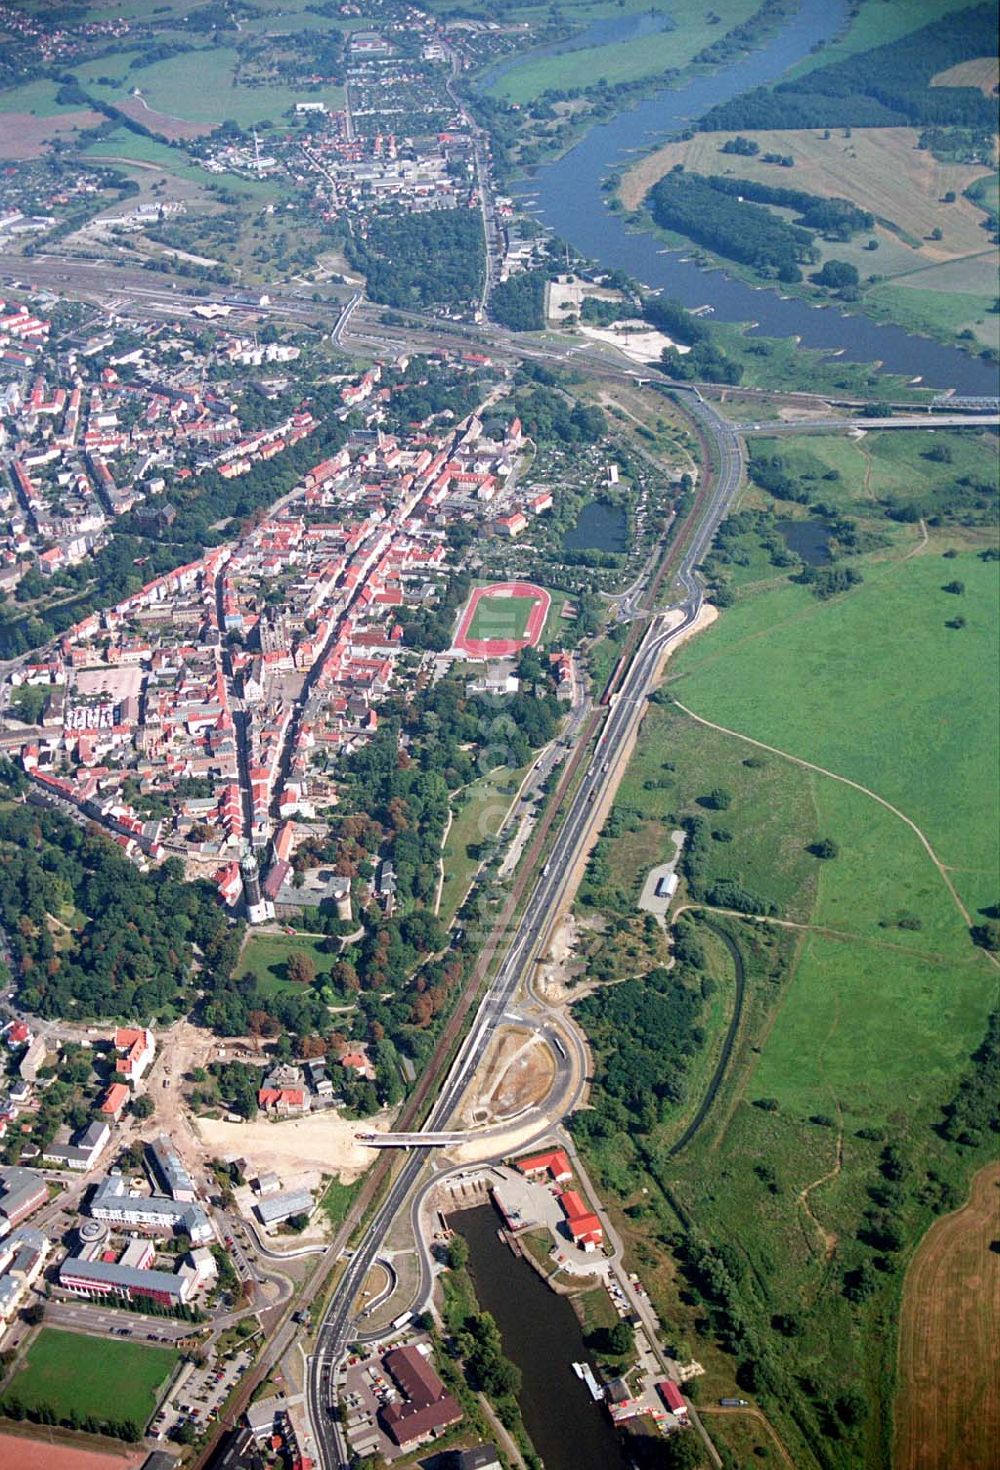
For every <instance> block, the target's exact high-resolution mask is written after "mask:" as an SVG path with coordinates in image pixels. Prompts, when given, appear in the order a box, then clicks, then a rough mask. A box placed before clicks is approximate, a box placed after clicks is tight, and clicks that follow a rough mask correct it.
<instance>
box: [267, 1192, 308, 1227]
mask: <svg viewBox="0 0 1000 1470" xmlns="http://www.w3.org/2000/svg"><path fill="white" fill-rule="evenodd" d="M312 1207H313V1197H312V1195H311V1194H310V1193H309V1191H308V1189H290V1190H288V1191H287V1192H286V1193H285V1194H272V1195H269V1196H268V1198H267V1199H261V1200H258V1202H257V1214H258V1216H259V1217H260V1223H261V1224H262V1225H283V1224H284V1222H285V1221H286V1220H290V1219H291V1218H292V1216H293V1215H308V1214H309V1213H310V1212H311V1210H312Z"/></svg>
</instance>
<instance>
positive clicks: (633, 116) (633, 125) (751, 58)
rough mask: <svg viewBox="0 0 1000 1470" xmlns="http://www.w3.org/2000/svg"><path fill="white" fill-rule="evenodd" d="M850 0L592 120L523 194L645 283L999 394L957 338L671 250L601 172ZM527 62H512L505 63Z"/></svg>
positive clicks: (833, 0)
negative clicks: (612, 206) (618, 209)
mask: <svg viewBox="0 0 1000 1470" xmlns="http://www.w3.org/2000/svg"><path fill="white" fill-rule="evenodd" d="M846 14H847V4H846V0H803V3H802V7H801V9H800V10H799V12H798V13H797V14H796V15H795V16H794V17H793V18H792V19H791V20H789V21H788V22H787V23H786V24H785V25H783V26H782V28H781V30H780V32H779V33H778V34H777V35H776V36H774V37H773V38H772V39H771V40H770V41H768V42H766V43H765V44H764V45H763V46H762V47H760V49H759V50H756V51H753V52H751V53H750V54H749V55H747V56H744V57H743V58H741V59H740V60H739V61H736V62H734V63H733V64H732V65H730V66H725V67H722V68H720V69H719V70H717V71H715V72H712V73H711V74H710V75H705V76H697V77H695V78H694V79H693V80H691V81H690V82H688V83H687V84H686V85H685V86H682V87H680V88H677V89H670V88H664V89H663V90H661V91H659V92H656V93H655V94H654V95H653V96H651V97H649V98H647V100H646V101H645V102H642V103H641V104H640V105H639V106H638V107H635V108H633V109H631V110H630V111H626V112H622V113H619V115H618V116H617V117H615V118H613V119H612V120H611V121H610V122H608V123H601V124H598V125H595V126H594V127H592V128H590V129H589V131H588V132H587V133H586V134H585V135H584V137H583V138H582V139H581V140H580V142H579V143H577V144H576V145H575V147H573V148H571V149H570V150H569V151H568V152H567V153H565V154H564V155H563V156H562V157H561V158H558V159H556V160H555V161H554V162H552V163H548V164H543V165H542V166H541V167H539V168H537V169H534V170H532V172H531V174H530V176H529V177H528V178H525V179H522V180H521V181H519V183H518V184H517V185H516V186H515V190H514V192H515V195H516V196H517V197H519V198H520V200H521V203H522V204H523V206H524V207H525V208H526V209H528V210H530V211H531V213H533V214H535V215H536V216H537V217H538V218H539V219H540V220H541V221H542V222H543V223H544V224H546V225H547V226H548V227H549V228H550V229H552V230H553V231H554V232H555V233H556V234H557V235H560V236H562V237H563V238H564V239H566V240H569V241H571V242H572V244H573V245H574V246H575V248H576V249H577V250H579V251H580V252H581V253H582V254H583V255H586V256H589V257H592V258H593V259H596V260H598V261H600V263H601V264H602V265H604V266H606V267H608V268H609V269H613V268H616V267H618V268H621V269H624V270H626V271H628V273H629V274H630V275H631V276H633V277H634V278H635V279H636V280H639V281H641V282H643V284H644V285H646V286H649V287H652V288H656V289H662V290H663V291H664V292H665V293H666V294H667V295H668V296H672V297H676V298H677V299H678V300H679V301H682V302H683V303H684V305H685V306H688V307H692V308H694V307H699V306H705V305H711V306H712V307H713V308H714V314H715V317H716V319H717V320H720V321H727V322H752V323H755V324H756V325H755V328H754V330H756V331H758V332H759V333H760V334H762V335H764V336H768V337H798V338H799V340H800V341H801V343H802V345H803V346H805V347H816V348H822V349H824V350H826V351H828V352H831V353H840V354H841V355H842V356H843V357H844V358H845V359H846V360H848V361H851V362H866V363H875V362H878V363H881V364H882V365H883V367H884V368H885V369H886V370H887V371H890V372H894V373H902V374H904V375H905V376H906V377H908V378H920V379H921V380H922V381H923V382H924V383H927V384H930V385H932V386H934V387H937V388H942V389H944V388H954V389H955V390H956V391H957V392H959V393H966V394H976V395H980V394H985V395H993V394H995V393H996V392H997V376H998V375H997V369H996V367H995V366H992V365H990V364H989V363H985V362H981V361H980V360H979V359H978V358H974V357H970V356H969V355H968V354H966V353H964V352H962V351H960V350H959V349H958V348H955V347H945V346H943V345H942V344H941V343H938V342H933V341H931V340H929V339H928V338H925V337H918V336H915V335H913V334H911V333H909V332H905V331H904V330H903V329H902V327H896V326H883V325H880V324H879V323H877V322H874V321H871V320H870V319H869V318H867V317H864V316H860V315H848V314H847V313H845V312H843V311H841V310H839V309H837V308H836V307H823V308H819V307H815V306H811V305H809V303H807V302H804V301H799V300H796V299H794V298H785V297H781V296H779V295H778V293H777V292H776V291H772V290H764V289H761V290H757V289H755V288H753V287H752V286H748V285H746V284H745V283H744V282H743V281H739V280H736V279H734V278H733V277H730V276H728V275H726V274H725V273H724V272H722V271H705V270H702V269H701V268H700V267H699V266H697V265H696V264H694V262H692V261H688V260H685V259H683V252H674V251H671V252H664V251H663V245H662V241H661V239H660V238H659V236H658V235H656V234H655V233H654V232H653V231H649V230H633V229H631V228H630V227H627V226H626V224H625V221H624V219H623V218H622V216H621V215H618V214H613V213H611V211H610V210H609V209H608V208H607V196H606V195H605V194H604V193H603V192H602V190H601V181H602V179H603V178H605V177H606V175H607V174H608V173H610V172H611V171H613V170H619V169H622V168H624V167H626V166H627V165H628V164H629V163H630V162H631V161H633V159H634V157H635V155H636V154H639V153H646V152H648V151H649V150H650V149H651V148H652V147H653V146H655V144H657V143H659V142H662V141H663V140H664V139H665V138H666V137H668V136H670V135H672V134H674V133H677V132H680V131H682V130H683V129H685V128H688V127H690V126H691V125H692V124H693V122H694V121H696V120H697V119H698V118H699V117H701V116H702V115H703V114H704V113H705V112H707V111H708V109H709V108H710V107H713V106H714V105H715V104H716V103H718V102H724V101H727V100H728V99H729V98H731V97H734V96H737V95H738V94H740V93H742V92H746V91H748V90H749V89H750V88H752V87H757V86H761V85H763V84H765V83H769V82H774V81H776V80H777V79H778V78H780V77H781V76H782V75H783V73H784V72H786V71H787V70H788V68H789V67H791V66H792V65H794V64H795V63H796V62H797V61H799V60H801V59H802V58H803V57H805V56H807V55H808V53H809V51H810V50H811V49H812V47H813V46H814V45H815V44H816V43H817V42H818V41H821V40H826V39H829V38H830V37H832V36H834V35H835V34H836V33H837V32H838V31H839V30H840V29H841V27H842V26H843V24H844V21H845V18H846ZM606 24H607V23H606V22H595V24H594V26H593V27H591V28H589V29H588V31H587V32H585V33H584V34H583V35H581V36H577V37H575V38H574V39H573V40H572V41H568V42H565V41H564V42H559V43H555V44H554V45H553V46H552V47H547V48H545V50H546V54H554V53H555V52H557V51H559V50H565V49H570V48H572V49H579V48H580V47H582V46H584V45H593V44H597V43H598V42H599V41H604V42H606V41H607V40H608V39H609V37H608V35H606V34H605V33H604V32H603V31H602V32H601V33H600V35H598V32H597V29H596V27H598V26H602V25H606ZM533 54H537V53H528V55H527V57H526V58H522V60H521V62H520V63H517V62H505V63H503V68H504V71H505V73H507V72H509V71H510V70H512V69H513V68H514V67H515V66H516V65H518V64H520V65H524V64H525V62H526V61H527V60H530V59H531V56H532V55H533Z"/></svg>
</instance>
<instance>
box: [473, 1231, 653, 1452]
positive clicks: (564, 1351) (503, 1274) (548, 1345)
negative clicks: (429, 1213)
mask: <svg viewBox="0 0 1000 1470" xmlns="http://www.w3.org/2000/svg"><path fill="white" fill-rule="evenodd" d="M449 1223H450V1224H451V1226H452V1227H453V1228H454V1229H455V1230H458V1231H459V1232H460V1233H461V1234H462V1235H463V1236H464V1237H465V1240H466V1241H467V1242H468V1246H469V1271H470V1273H471V1275H472V1279H473V1281H474V1283H475V1287H476V1296H477V1297H478V1299H479V1305H480V1306H481V1307H482V1309H483V1311H484V1312H491V1313H492V1314H493V1316H494V1317H495V1319H496V1324H497V1326H498V1328H499V1329H500V1336H501V1338H502V1339H503V1348H504V1353H505V1354H506V1356H507V1357H508V1358H510V1360H511V1362H513V1363H516V1364H517V1366H518V1367H519V1368H520V1370H521V1378H522V1387H521V1392H520V1394H519V1395H518V1402H519V1403H520V1405H521V1415H522V1417H523V1419H524V1426H525V1428H526V1429H527V1431H528V1434H529V1436H530V1438H531V1442H532V1444H533V1445H534V1446H535V1449H536V1450H537V1452H538V1454H539V1455H541V1457H542V1460H543V1461H544V1462H545V1470H625V1460H624V1458H623V1456H622V1452H621V1446H620V1444H619V1440H618V1436H617V1434H616V1432H615V1430H614V1429H613V1428H612V1427H611V1421H610V1420H609V1419H608V1417H607V1414H606V1412H605V1410H604V1408H603V1406H602V1405H600V1404H595V1403H594V1401H593V1399H592V1398H591V1397H590V1394H589V1392H588V1391H587V1389H586V1387H585V1386H584V1384H583V1383H581V1382H580V1380H579V1379H578V1378H577V1377H576V1374H575V1373H574V1372H573V1368H572V1364H573V1363H577V1362H580V1361H582V1360H584V1359H586V1360H587V1361H588V1362H590V1363H591V1364H592V1363H593V1359H592V1358H591V1357H590V1354H589V1353H588V1352H587V1350H586V1348H585V1347H584V1343H583V1333H582V1331H581V1328H580V1323H579V1321H578V1320H577V1316H576V1313H575V1312H574V1311H573V1308H572V1307H571V1306H570V1304H569V1302H568V1301H567V1300H566V1298H565V1297H564V1296H558V1295H557V1294H556V1293H555V1292H554V1291H550V1290H549V1288H548V1287H547V1286H546V1285H545V1282H544V1281H543V1280H542V1279H541V1277H540V1276H539V1275H537V1273H536V1272H535V1271H534V1270H533V1269H532V1267H531V1266H529V1265H528V1264H527V1262H526V1261H521V1260H518V1259H517V1258H516V1257H515V1256H514V1255H512V1253H511V1252H510V1250H509V1249H508V1248H507V1246H506V1245H504V1244H503V1243H502V1242H501V1241H500V1240H499V1239H498V1238H497V1230H498V1229H499V1228H500V1224H501V1221H500V1216H499V1215H498V1214H497V1212H496V1210H495V1209H494V1208H493V1206H492V1205H480V1206H479V1208H478V1209H474V1210H463V1211H462V1212H461V1213H460V1214H457V1215H452V1216H451V1218H450V1221H449Z"/></svg>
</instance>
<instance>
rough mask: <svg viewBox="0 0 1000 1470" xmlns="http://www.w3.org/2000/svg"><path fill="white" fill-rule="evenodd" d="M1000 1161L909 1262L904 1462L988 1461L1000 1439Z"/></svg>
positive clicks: (900, 1452) (899, 1425)
mask: <svg viewBox="0 0 1000 1470" xmlns="http://www.w3.org/2000/svg"><path fill="white" fill-rule="evenodd" d="M998 1191H1000V1166H998V1165H996V1164H994V1165H991V1166H990V1167H988V1168H985V1169H983V1170H981V1171H980V1173H979V1174H977V1175H976V1177H975V1179H974V1180H973V1183H972V1192H971V1195H970V1197H969V1200H968V1202H967V1203H966V1204H964V1205H963V1206H962V1208H961V1209H960V1210H957V1211H956V1212H955V1213H954V1214H952V1215H946V1216H945V1217H944V1219H941V1220H938V1221H936V1223H935V1224H934V1225H932V1226H931V1228H930V1230H928V1232H927V1234H926V1236H925V1237H924V1239H923V1241H922V1242H921V1244H920V1248H919V1250H918V1251H917V1253H916V1255H915V1256H914V1258H913V1260H912V1262H911V1263H910V1268H909V1270H908V1272H907V1274H906V1282H905V1285H904V1290H903V1310H902V1318H901V1323H900V1333H899V1375H900V1387H899V1399H898V1402H897V1407H896V1458H895V1464H896V1466H897V1470H936V1467H937V1466H939V1465H944V1464H962V1465H967V1466H970V1467H971V1466H976V1465H986V1464H988V1463H989V1460H990V1457H991V1455H992V1453H993V1451H994V1450H995V1448H996V1445H997V1443H998V1442H1000V1315H998V1313H1000V1254H998V1252H997V1251H996V1249H995V1248H993V1247H994V1243H995V1239H996V1234H997V1213H998Z"/></svg>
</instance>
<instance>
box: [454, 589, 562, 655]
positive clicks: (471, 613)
mask: <svg viewBox="0 0 1000 1470" xmlns="http://www.w3.org/2000/svg"><path fill="white" fill-rule="evenodd" d="M498 593H505V594H507V595H508V596H510V597H533V598H534V600H535V605H534V607H533V608H532V609H531V612H530V613H529V614H528V621H527V624H526V626H525V629H524V637H523V638H470V637H469V636H468V633H469V629H470V628H471V627H472V620H473V618H474V617H475V616H476V608H477V607H478V606H479V604H480V603H481V602H482V600H483V598H484V597H495V596H496V595H497V594H498ZM551 606H552V598H551V597H550V596H549V594H548V593H547V592H546V591H545V588H544V587H536V586H535V584H534V583H533V582H494V583H493V584H492V586H490V587H477V588H476V590H475V592H473V594H472V596H471V597H470V598H469V601H468V603H467V604H466V608H465V612H464V613H463V614H462V619H461V622H460V623H459V625H458V632H457V633H456V634H455V642H454V643H453V645H452V647H453V648H454V649H455V650H456V651H457V652H459V653H464V654H467V655H468V657H469V658H510V657H511V656H512V655H513V654H515V653H519V652H520V650H521V649H522V648H537V646H538V640H539V639H540V638H541V636H542V629H543V628H544V627H545V619H546V618H547V617H548V615H549V608H550V607H551Z"/></svg>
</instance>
